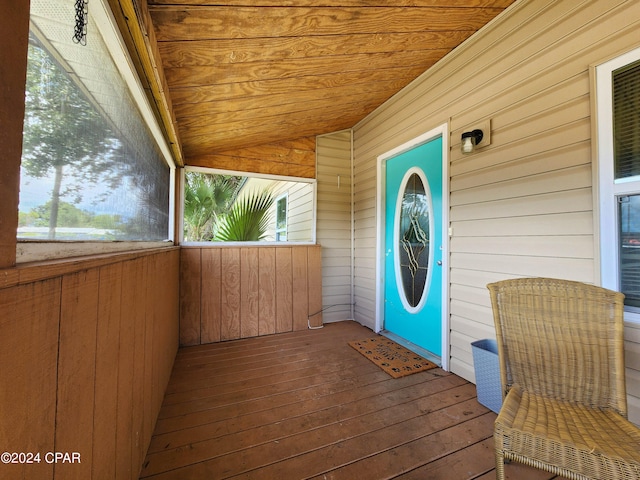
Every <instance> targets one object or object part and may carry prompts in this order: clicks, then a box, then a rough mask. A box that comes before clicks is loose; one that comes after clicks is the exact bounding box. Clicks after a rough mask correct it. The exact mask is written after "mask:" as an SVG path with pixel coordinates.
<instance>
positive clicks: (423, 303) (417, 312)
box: [384, 137, 443, 357]
mask: <svg viewBox="0 0 640 480" xmlns="http://www.w3.org/2000/svg"><path fill="white" fill-rule="evenodd" d="M385 171H386V173H385V215H384V220H385V227H384V246H385V249H384V254H385V259H384V268H385V276H384V278H385V280H384V330H385V331H387V332H390V333H392V334H394V335H396V336H399V337H401V338H402V339H404V340H407V341H409V342H411V343H413V344H415V345H417V346H418V347H421V348H423V349H425V350H428V351H429V352H431V353H433V354H434V355H436V356H438V357H441V356H442V288H443V287H442V251H443V249H442V247H443V245H442V238H443V236H442V228H443V225H442V138H441V137H438V138H435V139H433V140H431V141H429V142H427V143H424V144H422V145H419V146H417V147H415V148H413V149H411V150H409V151H406V152H404V153H401V154H399V155H397V156H395V157H392V158H390V159H388V160H387V161H386V165H385Z"/></svg>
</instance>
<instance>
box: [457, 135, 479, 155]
mask: <svg viewBox="0 0 640 480" xmlns="http://www.w3.org/2000/svg"><path fill="white" fill-rule="evenodd" d="M483 136H484V134H483V133H482V130H480V129H476V130H473V131H471V132H464V133H463V134H462V138H461V140H462V143H461V144H460V150H461V151H462V153H465V154H467V153H473V151H474V150H475V148H476V145H478V144H479V143H480V142H481V141H482V137H483Z"/></svg>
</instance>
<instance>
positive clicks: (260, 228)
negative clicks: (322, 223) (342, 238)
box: [183, 167, 315, 243]
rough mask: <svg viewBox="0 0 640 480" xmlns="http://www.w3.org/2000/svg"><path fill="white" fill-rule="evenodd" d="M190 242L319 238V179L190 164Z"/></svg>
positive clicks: (186, 227)
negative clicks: (269, 174)
mask: <svg viewBox="0 0 640 480" xmlns="http://www.w3.org/2000/svg"><path fill="white" fill-rule="evenodd" d="M183 194H184V202H183V206H184V209H183V240H184V242H189V243H191V242H300V243H313V242H314V240H315V238H314V235H315V181H313V180H309V179H299V178H283V177H275V176H269V177H266V176H245V174H240V173H238V172H222V171H216V172H214V171H212V170H210V169H203V168H193V167H191V168H187V169H186V172H185V180H184V192H183Z"/></svg>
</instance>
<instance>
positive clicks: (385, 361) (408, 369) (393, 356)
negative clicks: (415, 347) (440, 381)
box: [349, 336, 437, 378]
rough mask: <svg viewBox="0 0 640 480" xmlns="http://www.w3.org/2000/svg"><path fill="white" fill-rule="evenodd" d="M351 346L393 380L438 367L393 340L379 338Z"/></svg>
mask: <svg viewBox="0 0 640 480" xmlns="http://www.w3.org/2000/svg"><path fill="white" fill-rule="evenodd" d="M349 345H350V346H351V347H353V348H355V349H356V351H358V352H360V353H361V354H362V355H364V356H365V357H367V358H368V359H369V360H371V361H372V362H373V363H375V364H376V365H378V366H379V367H380V368H381V369H382V370H384V371H385V372H387V373H388V374H389V375H391V376H392V377H393V378H400V377H404V376H406V375H411V374H412V373H418V372H424V371H425V370H430V369H432V368H436V367H437V365H436V364H435V363H433V362H430V361H429V360H427V359H426V358H423V357H421V356H420V355H418V354H417V353H415V352H412V351H411V350H408V349H406V348H404V347H403V346H402V345H398V344H397V343H396V342H394V341H393V340H389V339H388V338H386V337H382V336H378V337H373V338H367V339H365V340H357V341H353V342H349Z"/></svg>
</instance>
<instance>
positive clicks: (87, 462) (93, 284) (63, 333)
mask: <svg viewBox="0 0 640 480" xmlns="http://www.w3.org/2000/svg"><path fill="white" fill-rule="evenodd" d="M179 258H180V257H179V249H178V248H173V247H170V248H165V249H162V250H154V251H151V252H141V251H138V252H135V253H129V254H118V255H103V256H96V257H91V258H90V259H87V260H65V261H63V262H47V263H46V264H39V265H34V266H25V267H17V268H10V269H6V270H0V279H1V280H2V281H1V282H0V338H1V339H2V348H0V385H1V386H2V387H1V388H0V425H1V427H0V445H1V446H2V450H1V451H2V452H8V454H9V455H10V456H9V457H7V458H5V457H3V464H2V465H0V471H1V472H2V475H0V476H2V478H38V479H42V480H47V479H64V480H68V479H106V478H118V479H137V478H138V476H139V473H140V470H141V466H142V462H143V461H144V456H145V454H146V451H147V448H148V446H149V442H150V439H151V435H152V433H153V429H154V427H155V422H156V419H157V416H158V412H159V410H160V405H161V403H162V400H163V397H164V392H165V388H166V385H167V382H168V379H169V375H170V374H171V368H172V366H173V361H174V359H175V355H176V351H177V348H178V323H177V321H176V320H177V318H178V292H179V288H178V269H179ZM56 452H57V454H59V455H62V456H61V457H56V456H55V455H56ZM5 455H7V454H5ZM65 455H66V456H65ZM14 458H15V461H16V463H12V460H13V459H14ZM7 459H8V460H10V462H9V463H5V460H7ZM29 461H30V462H31V463H26V462H29Z"/></svg>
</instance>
